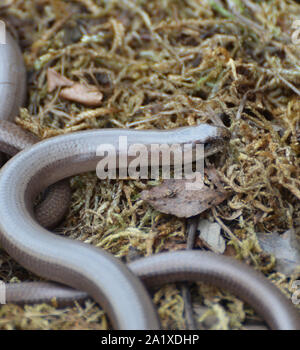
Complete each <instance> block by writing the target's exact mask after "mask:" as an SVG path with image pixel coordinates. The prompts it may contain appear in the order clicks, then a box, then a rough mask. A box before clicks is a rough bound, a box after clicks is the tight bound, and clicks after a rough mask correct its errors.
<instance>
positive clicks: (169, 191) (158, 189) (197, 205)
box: [141, 179, 228, 218]
mask: <svg viewBox="0 0 300 350" xmlns="http://www.w3.org/2000/svg"><path fill="white" fill-rule="evenodd" d="M192 184H195V182H192V183H191V181H190V180H186V179H168V180H164V181H163V183H162V184H161V185H159V186H155V187H153V188H151V189H150V190H144V191H143V192H142V193H141V198H142V199H143V200H144V201H146V202H147V203H149V204H151V206H152V207H154V208H155V209H156V210H158V211H160V212H162V213H165V214H172V215H175V216H177V217H179V218H189V217H191V216H195V215H198V214H200V213H202V212H203V211H205V210H207V209H208V208H211V207H212V206H215V205H218V204H220V203H221V202H223V201H224V200H225V199H226V197H228V194H227V193H226V192H224V191H219V190H215V189H210V188H209V187H208V186H206V185H205V184H204V183H203V185H202V186H201V188H200V189H197V188H194V189H193V190H191V189H187V185H192Z"/></svg>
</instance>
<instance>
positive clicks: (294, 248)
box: [257, 229, 300, 275]
mask: <svg viewBox="0 0 300 350" xmlns="http://www.w3.org/2000/svg"><path fill="white" fill-rule="evenodd" d="M257 237H258V241H259V244H260V246H261V248H262V249H263V250H264V251H265V252H267V253H269V254H273V255H274V256H275V258H276V270H277V271H278V272H282V273H285V274H287V275H289V274H291V273H293V272H294V271H295V269H297V267H298V266H300V239H299V238H297V237H296V235H295V230H293V229H290V230H287V231H286V232H284V233H282V234H278V233H276V232H273V233H272V234H261V233H258V234H257Z"/></svg>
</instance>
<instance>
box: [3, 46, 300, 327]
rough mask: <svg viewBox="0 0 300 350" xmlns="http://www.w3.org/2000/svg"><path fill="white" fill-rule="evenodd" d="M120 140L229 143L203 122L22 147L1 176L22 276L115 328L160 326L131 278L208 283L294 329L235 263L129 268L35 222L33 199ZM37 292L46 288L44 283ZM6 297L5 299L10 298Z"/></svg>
mask: <svg viewBox="0 0 300 350" xmlns="http://www.w3.org/2000/svg"><path fill="white" fill-rule="evenodd" d="M15 52H17V51H15ZM0 82H1V77H0ZM119 136H126V137H127V142H128V145H132V144H143V145H145V146H146V147H148V148H149V147H150V146H151V145H152V144H162V143H163V144H174V143H176V144H178V143H180V144H186V143H191V144H197V143H203V144H206V145H207V146H210V147H211V146H212V145H213V144H214V142H216V143H218V142H219V141H221V142H222V140H224V139H226V138H228V132H227V131H226V129H225V128H222V127H216V126H212V125H207V124H202V125H198V126H194V127H186V128H180V129H174V130H168V131H154V130H147V131H136V130H123V129H122V130H119V129H102V130H92V131H83V132H77V133H73V134H69V135H63V136H57V137H54V138H52V139H48V140H45V141H41V142H39V143H37V144H35V145H33V146H32V147H29V148H26V149H25V150H24V151H22V152H20V153H18V154H17V155H16V156H15V157H13V158H12V159H11V160H10V161H9V162H8V163H6V165H5V166H4V167H3V168H2V169H1V172H0V217H1V220H0V232H1V234H0V243H1V245H2V247H3V248H4V249H5V250H6V251H7V252H8V253H9V254H10V255H11V256H12V257H13V258H14V259H15V260H17V261H18V262H19V263H20V264H21V265H23V266H24V267H25V268H27V269H28V270H30V271H32V272H34V273H36V274H38V275H39V276H42V277H44V278H47V279H49V280H51V281H55V282H59V283H62V284H65V285H67V286H70V287H73V288H74V289H77V290H79V291H80V290H81V291H83V292H85V293H87V294H88V295H90V296H91V297H92V298H94V299H95V301H97V302H98V303H99V304H100V305H101V306H102V307H103V308H104V310H105V311H106V312H107V313H108V315H109V318H110V320H111V322H112V325H113V326H114V327H115V328H121V329H157V328H159V321H158V319H157V315H156V312H155V310H154V308H153V305H152V302H151V300H150V298H149V296H148V293H147V291H146V289H145V287H144V285H143V284H142V283H141V282H140V279H139V278H137V277H136V275H137V276H139V277H140V278H141V279H142V280H143V281H144V282H145V283H146V284H149V285H152V284H157V283H164V282H171V281H182V280H193V281H194V280H199V279H200V280H202V281H206V282H208V283H213V284H215V285H217V286H219V287H221V288H226V289H229V290H231V291H232V292H233V293H235V294H237V295H238V296H240V297H241V298H242V299H243V300H245V301H246V302H248V303H249V304H250V305H252V307H253V308H254V309H255V310H256V311H257V312H258V313H259V314H260V315H261V316H262V317H263V318H264V319H265V320H266V322H267V323H268V325H269V327H270V328H276V329H299V328H300V321H299V314H298V312H297V310H296V309H295V308H294V307H293V305H292V304H291V302H290V301H288V300H287V299H286V298H285V297H284V296H283V295H282V294H281V293H280V292H279V290H278V289H277V288H276V287H274V286H273V285H272V284H271V283H270V282H268V280H266V279H265V278H264V277H263V276H262V275H261V274H259V273H257V272H255V271H253V270H252V269H250V268H249V267H247V266H245V265H243V264H240V263H238V262H236V261H235V260H232V259H230V258H226V257H223V256H216V255H214V254H210V253H204V252H199V251H182V252H172V253H162V254H157V255H155V256H152V257H148V258H144V259H141V260H138V261H135V262H132V263H130V264H129V265H128V267H129V268H128V267H127V266H126V265H125V264H123V263H121V262H120V261H119V260H118V259H116V258H114V257H113V256H112V255H111V254H108V253H107V252H105V251H103V250H101V249H97V248H95V247H93V246H90V245H87V244H84V243H82V242H78V241H73V240H69V239H67V238H64V237H60V236H56V235H54V234H53V233H51V232H50V231H48V230H46V229H45V228H43V227H42V226H41V225H40V224H38V223H37V221H36V219H35V217H34V211H33V202H34V199H35V198H36V196H37V195H38V194H39V193H40V192H41V191H43V190H44V189H45V188H47V187H48V186H50V185H52V184H54V183H56V182H57V181H60V180H62V179H65V178H67V177H69V176H72V175H75V174H79V173H82V172H86V171H92V170H95V169H96V166H97V163H98V162H99V160H100V159H101V158H102V157H101V156H97V152H96V151H97V147H98V146H99V145H101V144H110V145H112V146H113V147H114V148H115V149H117V150H118V151H119V152H121V151H120V150H119V149H118V146H119V143H118V138H119ZM31 286H34V284H33V285H32V284H29V287H28V284H27V287H26V285H25V286H24V288H23V287H22V284H21V285H20V286H19V288H21V289H19V290H18V287H14V288H15V292H14V293H15V296H16V295H17V298H16V299H18V295H19V296H20V293H21V299H22V295H24V294H26V292H27V291H28V290H29V289H30V288H32V287H31ZM43 286H44V287H45V288H46V290H47V285H46V286H45V285H43ZM26 288H27V289H26ZM55 288H60V287H57V286H53V290H54V293H56V292H57V293H59V290H56V292H55ZM33 289H34V288H33ZM7 291H8V299H9V295H13V292H10V291H9V288H7ZM16 291H17V292H16ZM9 293H11V294H9ZM18 293H19V294H18ZM68 293H75V291H71V290H69V291H67V294H68ZM78 293H80V292H78ZM50 294H51V293H50ZM57 295H59V294H57ZM68 295H69V294H68ZM73 295H74V294H73ZM83 296H84V294H83ZM9 300H13V298H11V299H9Z"/></svg>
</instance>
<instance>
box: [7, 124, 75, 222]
mask: <svg viewBox="0 0 300 350" xmlns="http://www.w3.org/2000/svg"><path fill="white" fill-rule="evenodd" d="M36 142H38V138H36V137H35V136H34V135H32V134H29V133H28V132H26V131H24V130H23V129H21V128H20V127H19V126H18V125H16V124H14V123H11V122H9V121H7V120H0V151H1V152H3V153H5V154H7V155H9V156H14V155H16V154H17V153H18V152H20V151H21V150H23V149H25V148H28V147H31V146H32V145H34V144H35V143H36ZM70 200H71V189H70V186H69V180H68V179H66V180H62V181H59V182H57V183H56V184H54V185H53V186H50V187H49V188H47V189H46V191H45V192H44V193H43V198H42V200H41V201H40V203H39V204H38V205H37V206H36V207H35V208H34V213H35V218H36V220H37V221H38V222H39V223H40V224H41V225H42V226H43V227H47V228H53V227H55V226H57V225H58V224H59V223H60V222H61V220H62V219H63V218H64V216H65V214H66V212H67V211H68V209H69V204H70Z"/></svg>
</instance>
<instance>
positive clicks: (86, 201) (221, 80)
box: [0, 0, 300, 329]
mask: <svg viewBox="0 0 300 350" xmlns="http://www.w3.org/2000/svg"><path fill="white" fill-rule="evenodd" d="M0 16H1V18H2V19H4V20H5V21H6V23H7V27H8V28H9V29H11V30H12V33H13V34H14V35H15V36H16V37H17V38H18V39H19V42H20V45H21V48H22V50H23V52H24V59H25V62H26V66H27V71H28V101H27V104H26V107H25V108H23V109H21V110H20V114H19V116H17V118H16V122H17V123H18V124H19V125H20V126H22V127H23V128H24V129H27V130H29V131H31V132H33V133H34V134H36V135H37V136H39V137H40V138H47V137H52V136H55V135H60V134H65V133H69V132H73V131H78V130H86V129H92V128H105V127H109V128H112V127H117V128H135V129H153V128H156V129H171V128H175V127H178V126H187V125H195V124H197V123H199V122H201V123H202V122H204V123H205V122H212V121H214V120H216V119H220V122H223V123H224V124H225V125H226V126H227V127H228V128H229V130H230V131H231V134H232V137H231V140H230V143H229V145H228V148H226V149H224V150H223V151H222V152H220V153H219V154H216V155H215V156H213V157H212V159H211V162H212V163H213V164H214V166H215V168H216V173H217V174H218V177H219V178H220V179H221V181H222V187H224V189H225V190H226V191H227V192H228V193H230V195H229V197H228V198H227V199H225V200H224V201H223V202H222V203H220V204H218V205H216V206H214V207H211V208H208V209H207V210H206V211H205V212H203V213H201V214H200V217H201V219H206V220H209V221H214V222H217V223H218V224H219V225H220V226H221V227H222V235H223V237H224V239H225V241H226V251H225V254H229V253H230V255H232V256H234V257H235V258H236V259H239V260H242V261H243V262H245V263H247V264H249V265H250V266H252V267H253V268H255V269H257V270H260V271H262V272H263V273H264V274H265V275H266V277H267V278H268V279H269V280H270V281H271V282H272V283H274V284H275V285H276V286H277V287H278V288H280V289H281V290H282V291H283V292H284V293H285V294H286V295H287V297H289V298H290V297H291V296H292V294H293V293H294V290H293V288H292V286H293V282H294V281H296V280H299V279H300V272H299V270H297V269H295V271H294V272H293V273H292V274H283V273H281V272H279V271H277V268H276V266H277V265H276V257H275V255H272V254H268V253H266V252H264V251H263V249H262V247H261V246H260V245H259V242H258V238H257V234H256V233H257V232H260V233H263V234H266V233H270V234H272V233H273V232H274V233H276V234H275V235H277V234H282V233H284V232H286V231H288V230H290V229H294V230H295V235H296V236H299V235H300V180H299V179H300V157H299V154H300V140H299V139H300V129H299V123H300V99H299V95H300V70H299V62H300V46H299V45H295V44H293V42H292V37H293V36H294V32H295V29H293V23H294V21H296V20H298V19H299V17H300V5H299V2H298V1H294V0H287V1H281V0H272V1H269V0H267V1H259V2H258V1H255V0H246V1H236V0H222V1H221V0H213V1H212V0H204V1H198V0H188V1H186V0H184V1H176V0H164V1H161V0H153V1H146V0H124V1H117V0H110V1H97V0H76V1H64V0H26V1H20V0H16V1H12V0H3V1H1V5H0ZM49 68H51V69H53V70H55V71H56V72H59V73H60V74H61V75H62V76H63V77H64V78H66V79H68V80H70V81H72V82H76V83H78V84H81V85H82V86H89V85H92V86H95V87H96V88H97V91H99V92H101V93H102V94H103V98H102V101H101V106H100V107H93V106H85V105H84V104H82V103H78V102H74V101H69V100H67V99H64V98H62V97H61V96H60V94H59V92H60V91H61V89H63V88H64V87H58V88H55V89H54V90H52V92H50V93H49V92H48V88H49V86H48V83H47V72H48V69H49ZM155 184H157V183H154V182H153V181H150V180H149V181H146V180H141V181H139V180H126V181H125V180H122V181H118V180H117V181H99V180H98V179H97V177H96V175H95V173H89V174H83V175H80V176H75V177H73V178H72V179H71V185H72V190H73V196H72V203H71V207H70V212H69V215H68V216H67V218H66V220H65V222H64V224H63V225H62V226H61V227H60V228H59V229H58V230H57V231H58V233H59V234H61V235H64V236H67V237H69V238H70V239H78V240H81V241H83V242H86V243H89V244H93V245H95V246H98V247H99V248H102V249H106V250H107V251H109V252H111V253H112V254H114V255H115V256H117V257H119V258H121V259H124V260H130V259H131V258H132V257H140V256H144V255H149V254H154V253H157V252H160V251H164V250H175V249H184V248H185V247H186V223H185V220H183V219H180V218H177V217H175V216H172V215H167V214H163V213H160V212H158V211H157V210H155V209H153V208H152V207H151V206H149V205H148V204H147V203H145V202H144V201H143V200H141V197H140V193H141V192H142V191H143V190H146V189H149V187H151V186H152V187H153V186H154V185H155ZM182 209H184V208H182ZM197 242H199V239H198V241H197ZM197 242H196V247H199V245H198V244H197ZM229 249H231V251H229ZM0 274H1V279H3V280H5V281H10V282H14V281H16V280H17V281H19V280H21V281H23V280H32V279H37V277H36V276H33V275H32V274H30V273H29V272H28V271H26V270H25V269H23V268H22V267H20V266H19V265H18V264H17V263H15V262H14V261H13V260H12V259H10V258H9V257H8V256H7V254H5V253H4V252H2V253H1V269H0ZM190 290H191V294H192V303H193V308H194V310H195V315H196V322H197V326H198V327H199V328H217V329H243V328H244V324H245V321H246V320H249V319H250V320H253V322H254V323H255V322H257V320H258V318H257V316H255V315H254V313H253V311H252V310H251V309H249V308H248V307H247V306H245V305H244V303H242V302H241V301H240V300H239V299H237V298H236V297H234V296H232V295H230V293H228V292H226V291H223V290H222V291H221V290H219V289H217V288H214V287H211V286H207V285H205V284H201V283H197V284H194V285H193V286H192V287H191V288H190ZM153 300H154V302H155V304H156V307H157V309H158V312H159V315H160V317H161V321H162V325H163V327H164V328H168V329H170V328H171V329H184V328H185V327H186V324H185V322H184V318H183V310H184V307H183V303H184V302H183V299H182V296H181V289H180V288H178V286H177V285H175V284H172V285H167V286H164V287H162V288H160V289H159V290H156V291H154V299H153ZM199 306H205V307H207V308H208V309H207V311H206V312H204V313H202V314H197V312H196V311H197V308H198V307H199ZM89 307H90V304H86V305H85V306H83V307H82V308H80V309H79V308H77V307H75V308H73V309H69V308H66V309H54V308H53V306H51V308H46V307H45V306H41V305H34V306H31V307H30V308H28V307H27V306H26V307H25V308H20V307H18V306H14V305H5V306H2V308H1V312H2V314H1V328H5V329H16V328H18V329H28V328H31V329H46V328H47V329H50V328H51V329H58V328H60V329H68V328H76V327H77V328H79V329H82V328H85V329H93V328H94V326H95V322H96V323H97V324H96V326H97V327H102V328H106V327H108V325H107V322H106V318H105V316H104V315H103V313H102V311H101V308H100V307H99V306H97V305H94V306H93V308H92V309H93V311H92V312H90V311H89V310H91V309H89ZM297 307H300V305H297ZM211 319H213V322H211ZM208 320H210V321H209V322H208ZM206 321H207V322H206Z"/></svg>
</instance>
